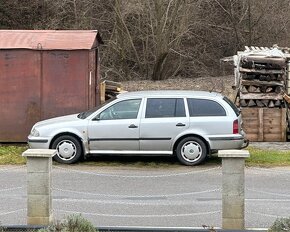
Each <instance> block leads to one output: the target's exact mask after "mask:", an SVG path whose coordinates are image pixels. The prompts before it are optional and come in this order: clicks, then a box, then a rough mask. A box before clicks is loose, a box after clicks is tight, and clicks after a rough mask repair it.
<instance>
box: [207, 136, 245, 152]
mask: <svg viewBox="0 0 290 232" xmlns="http://www.w3.org/2000/svg"><path fill="white" fill-rule="evenodd" d="M208 139H209V141H210V147H211V149H212V150H226V149H242V148H245V147H247V146H248V144H249V143H248V141H247V140H245V137H244V136H243V135H228V136H217V137H209V138H208Z"/></svg>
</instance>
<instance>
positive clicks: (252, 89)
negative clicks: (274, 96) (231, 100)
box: [248, 85, 257, 93]
mask: <svg viewBox="0 0 290 232" xmlns="http://www.w3.org/2000/svg"><path fill="white" fill-rule="evenodd" d="M256 89H257V88H256V87H255V86H253V85H250V86H249V88H248V91H249V93H255V91H256Z"/></svg>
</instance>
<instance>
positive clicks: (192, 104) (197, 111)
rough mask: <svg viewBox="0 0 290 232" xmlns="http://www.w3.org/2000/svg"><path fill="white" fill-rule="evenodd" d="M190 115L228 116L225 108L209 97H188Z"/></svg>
mask: <svg viewBox="0 0 290 232" xmlns="http://www.w3.org/2000/svg"><path fill="white" fill-rule="evenodd" d="M187 104H188V109H189V115H190V117H200V116H226V111H225V109H224V108H223V107H222V106H221V105H220V104H219V103H217V102H215V101H212V100H207V99H193V98H189V99H187Z"/></svg>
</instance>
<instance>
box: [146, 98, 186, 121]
mask: <svg viewBox="0 0 290 232" xmlns="http://www.w3.org/2000/svg"><path fill="white" fill-rule="evenodd" d="M165 117H185V109H184V101H183V98H148V99H147V105H146V113H145V118H165Z"/></svg>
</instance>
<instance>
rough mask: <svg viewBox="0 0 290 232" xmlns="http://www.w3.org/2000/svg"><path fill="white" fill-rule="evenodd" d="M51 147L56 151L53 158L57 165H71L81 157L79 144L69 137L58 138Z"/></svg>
mask: <svg viewBox="0 0 290 232" xmlns="http://www.w3.org/2000/svg"><path fill="white" fill-rule="evenodd" d="M51 147H52V149H56V150H57V154H56V155H55V156H54V157H53V158H54V160H55V161H57V162H59V163H64V164H72V163H75V162H77V161H78V160H79V159H80V157H81V156H82V147H81V144H80V142H79V141H78V140H77V139H76V138H75V137H73V136H71V135H62V136H60V137H58V138H57V139H56V140H54V142H53V143H52V146H51Z"/></svg>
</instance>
